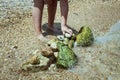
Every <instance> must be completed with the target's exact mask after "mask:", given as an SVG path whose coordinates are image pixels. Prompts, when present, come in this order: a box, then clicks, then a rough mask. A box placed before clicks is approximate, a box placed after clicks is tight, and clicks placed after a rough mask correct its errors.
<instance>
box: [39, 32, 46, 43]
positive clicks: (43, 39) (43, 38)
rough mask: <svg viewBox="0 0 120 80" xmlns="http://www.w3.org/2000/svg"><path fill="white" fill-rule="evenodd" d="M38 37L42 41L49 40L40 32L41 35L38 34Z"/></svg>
mask: <svg viewBox="0 0 120 80" xmlns="http://www.w3.org/2000/svg"><path fill="white" fill-rule="evenodd" d="M37 38H38V39H39V40H40V41H42V42H47V41H48V40H47V38H45V37H44V36H43V35H42V34H39V35H38V36H37Z"/></svg>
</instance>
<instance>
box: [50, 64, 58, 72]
mask: <svg viewBox="0 0 120 80" xmlns="http://www.w3.org/2000/svg"><path fill="white" fill-rule="evenodd" d="M56 68H57V67H56V65H55V64H51V65H50V67H49V68H48V70H50V71H55V70H56Z"/></svg>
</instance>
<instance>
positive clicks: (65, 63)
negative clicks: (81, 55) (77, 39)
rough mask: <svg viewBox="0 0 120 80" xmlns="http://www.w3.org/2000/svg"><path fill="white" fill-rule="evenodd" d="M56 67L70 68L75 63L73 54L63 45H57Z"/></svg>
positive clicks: (75, 59)
mask: <svg viewBox="0 0 120 80" xmlns="http://www.w3.org/2000/svg"><path fill="white" fill-rule="evenodd" d="M58 50H59V53H58V58H57V63H56V64H57V67H58V68H59V67H62V68H71V67H72V66H74V64H75V63H76V62H77V57H76V55H75V53H74V52H73V51H72V49H70V48H69V47H68V46H66V45H64V44H63V43H58Z"/></svg>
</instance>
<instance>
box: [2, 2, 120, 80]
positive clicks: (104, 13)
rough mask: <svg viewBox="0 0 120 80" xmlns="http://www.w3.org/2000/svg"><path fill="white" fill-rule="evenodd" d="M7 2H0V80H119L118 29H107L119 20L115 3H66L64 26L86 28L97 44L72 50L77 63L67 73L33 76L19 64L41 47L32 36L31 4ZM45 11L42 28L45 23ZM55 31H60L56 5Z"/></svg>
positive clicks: (118, 8)
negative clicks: (65, 22) (110, 38)
mask: <svg viewBox="0 0 120 80" xmlns="http://www.w3.org/2000/svg"><path fill="white" fill-rule="evenodd" d="M9 1H12V0H8V2H7V1H3V0H1V1H0V8H1V9H0V11H1V12H0V80H120V76H119V75H120V42H119V41H120V36H119V35H120V26H117V27H116V30H113V29H114V27H113V28H111V26H112V25H113V24H115V23H116V22H118V21H119V20H120V1H119V0H99V1H98V0H69V16H68V25H69V26H70V27H71V28H72V29H74V30H75V31H78V30H79V29H80V27H81V26H83V25H90V27H91V29H92V30H93V33H94V36H95V39H96V40H98V42H97V41H96V42H95V43H94V44H93V45H92V46H90V47H76V48H74V49H73V50H74V52H75V53H76V55H77V56H78V59H79V62H78V64H77V65H76V66H75V67H74V68H72V69H70V70H56V71H38V72H35V73H33V72H25V71H21V70H20V65H21V63H22V62H23V61H24V60H25V59H27V58H28V56H29V55H30V54H31V53H33V52H34V51H35V50H37V49H40V48H41V47H42V45H43V43H42V42H40V41H39V40H38V39H37V38H36V36H35V35H34V34H35V32H34V27H33V21H32V18H31V9H32V8H31V6H32V5H33V3H32V1H29V3H30V4H29V5H28V3H24V0H23V2H22V0H21V3H18V4H17V5H15V6H14V7H13V5H14V4H13V2H14V1H13V2H11V5H10V4H9ZM15 1H16V2H17V0H15ZM3 3H4V4H3ZM21 4H22V6H23V7H21ZM26 6H27V7H26ZM46 8H47V7H46V6H45V9H44V16H43V23H42V24H43V25H44V24H46V23H47V10H46ZM55 27H58V28H60V8H59V5H58V9H57V14H56V19H55ZM110 29H111V30H112V31H111V30H110ZM107 33H108V35H107ZM101 36H102V37H101ZM108 36H112V40H109V39H108V38H109V37H108ZM46 37H53V35H47V36H46ZM103 37H104V38H103ZM104 40H106V41H105V42H104Z"/></svg>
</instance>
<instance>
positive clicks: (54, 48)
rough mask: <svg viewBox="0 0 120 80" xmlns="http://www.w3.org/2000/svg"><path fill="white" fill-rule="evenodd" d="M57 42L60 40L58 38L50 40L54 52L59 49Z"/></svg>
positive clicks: (49, 44) (49, 43)
mask: <svg viewBox="0 0 120 80" xmlns="http://www.w3.org/2000/svg"><path fill="white" fill-rule="evenodd" d="M57 42H58V40H56V39H52V40H50V41H48V46H50V47H51V49H52V50H53V51H54V52H55V51H57V50H58V48H57Z"/></svg>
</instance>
